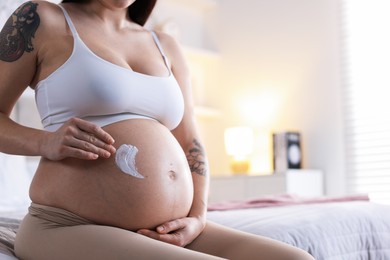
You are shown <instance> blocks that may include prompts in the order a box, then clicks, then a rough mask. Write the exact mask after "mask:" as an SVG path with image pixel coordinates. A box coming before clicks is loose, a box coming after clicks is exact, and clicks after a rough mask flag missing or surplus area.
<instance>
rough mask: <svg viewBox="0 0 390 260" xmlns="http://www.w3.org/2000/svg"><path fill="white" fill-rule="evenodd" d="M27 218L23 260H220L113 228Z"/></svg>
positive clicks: (19, 243)
mask: <svg viewBox="0 0 390 260" xmlns="http://www.w3.org/2000/svg"><path fill="white" fill-rule="evenodd" d="M50 225H52V224H51V223H50V224H49V225H48V223H47V222H46V223H45V221H44V220H42V219H39V218H36V217H32V216H30V215H27V216H26V217H25V219H24V220H23V222H22V225H21V227H20V229H19V231H18V235H17V238H16V241H15V252H16V255H17V256H18V257H20V258H21V259H26V260H29V259H39V260H45V259H50V260H52V259H56V260H61V259H66V260H69V259H75V260H77V259H83V260H88V259H93V260H99V259H104V260H107V259H116V260H121V259H126V260H128V259H218V258H216V257H213V256H209V255H206V254H204V253H199V252H195V251H192V250H188V249H185V248H181V247H178V246H174V245H170V244H167V243H163V242H160V241H157V240H153V239H150V238H148V237H145V236H142V235H139V234H136V233H134V232H130V231H127V230H124V229H119V228H115V227H109V226H99V225H77V226H66V227H61V226H58V227H56V226H55V225H54V226H50Z"/></svg>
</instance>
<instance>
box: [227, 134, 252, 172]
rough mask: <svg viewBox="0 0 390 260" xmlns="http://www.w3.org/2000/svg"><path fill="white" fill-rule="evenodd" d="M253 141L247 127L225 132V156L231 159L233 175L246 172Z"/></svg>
mask: <svg viewBox="0 0 390 260" xmlns="http://www.w3.org/2000/svg"><path fill="white" fill-rule="evenodd" d="M253 139H254V138H253V130H252V129H251V128H249V127H232V128H227V129H226V130H225V148H226V152H227V154H228V155H230V156H232V157H233V158H232V163H231V168H232V171H233V173H247V172H248V170H249V166H250V163H249V159H248V156H249V155H250V154H251V153H252V151H253Z"/></svg>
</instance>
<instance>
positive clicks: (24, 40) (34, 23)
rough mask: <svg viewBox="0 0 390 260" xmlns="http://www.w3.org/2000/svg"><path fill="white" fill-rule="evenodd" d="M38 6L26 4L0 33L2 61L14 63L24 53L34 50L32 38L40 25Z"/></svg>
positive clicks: (15, 13)
mask: <svg viewBox="0 0 390 260" xmlns="http://www.w3.org/2000/svg"><path fill="white" fill-rule="evenodd" d="M37 6H38V4H35V3H32V2H26V3H24V4H23V5H21V6H20V7H19V8H18V9H17V10H16V11H15V12H14V13H13V14H12V15H11V16H10V18H9V19H8V20H7V22H6V23H5V25H4V27H3V29H2V30H1V32H0V60H2V61H6V62H13V61H16V60H18V59H19V58H20V57H22V55H23V53H24V52H31V51H33V50H34V46H33V44H32V38H34V37H35V32H36V31H37V29H38V27H39V24H40V18H39V15H38V13H37Z"/></svg>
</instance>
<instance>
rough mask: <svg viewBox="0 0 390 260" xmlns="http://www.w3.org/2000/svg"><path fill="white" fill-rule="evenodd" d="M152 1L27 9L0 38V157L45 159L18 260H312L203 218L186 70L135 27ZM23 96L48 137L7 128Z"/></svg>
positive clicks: (204, 185)
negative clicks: (32, 103)
mask: <svg viewBox="0 0 390 260" xmlns="http://www.w3.org/2000/svg"><path fill="white" fill-rule="evenodd" d="M155 2H156V1H155V0H154V1H153V0H85V1H82V0H79V1H76V0H74V1H69V0H68V1H63V2H62V3H61V4H59V5H57V4H53V3H49V2H45V1H33V2H25V3H24V4H23V5H21V6H20V7H19V8H18V9H17V10H15V12H14V13H13V14H12V15H11V17H10V18H9V19H8V21H7V22H6V24H5V26H4V28H3V29H2V31H1V33H0V72H1V73H0V151H1V152H5V153H9V154H18V155H27V156H29V155H34V156H37V155H38V156H41V158H42V159H41V161H40V164H39V166H38V169H37V171H36V173H35V176H34V179H33V181H32V184H31V187H30V197H31V200H32V204H31V206H30V208H29V212H28V214H27V215H26V217H25V218H24V220H23V222H22V224H21V226H20V229H19V231H18V234H17V237H16V241H15V252H16V255H17V256H18V257H20V258H21V259H39V260H43V259H56V260H58V259H217V258H228V259H312V258H311V257H310V256H309V255H308V254H307V253H305V252H303V251H302V250H300V249H296V248H293V247H291V246H288V245H285V244H283V243H280V242H277V241H273V240H270V239H267V238H262V237H259V236H254V235H250V234H246V233H242V232H238V231H235V230H231V229H228V228H225V227H222V226H219V225H216V224H213V223H210V222H208V221H207V220H206V210H207V190H208V181H209V179H208V178H209V172H208V167H207V159H206V155H205V151H204V150H203V148H202V144H201V141H200V138H199V135H198V133H197V131H196V126H195V120H194V115H193V108H192V101H191V89H190V76H189V72H188V68H187V66H186V63H185V61H184V58H183V55H182V53H181V51H180V48H179V46H178V44H177V43H176V42H175V41H174V40H173V39H172V38H171V37H170V36H168V35H165V34H163V33H155V32H151V31H148V30H147V29H145V28H144V27H143V25H144V24H145V22H146V21H147V19H148V17H149V15H150V13H151V12H152V10H153V7H154V5H155ZM27 87H31V88H33V89H34V91H35V96H36V105H37V108H38V110H39V113H40V116H41V119H42V124H43V127H44V129H43V130H39V129H32V128H28V127H25V126H22V125H19V124H17V123H15V122H14V121H12V120H11V119H10V118H9V115H10V113H11V110H12V109H13V107H14V105H15V103H16V101H17V99H18V98H19V97H20V95H21V94H22V93H23V91H24V90H25V89H26V88H27ZM9 174H12V172H10V173H9Z"/></svg>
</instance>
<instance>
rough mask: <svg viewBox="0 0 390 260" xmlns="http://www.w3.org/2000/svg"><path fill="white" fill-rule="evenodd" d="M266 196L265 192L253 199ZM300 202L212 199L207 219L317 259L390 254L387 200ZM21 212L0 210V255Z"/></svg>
mask: <svg viewBox="0 0 390 260" xmlns="http://www.w3.org/2000/svg"><path fill="white" fill-rule="evenodd" d="M268 200H269V198H268V197H264V198H258V199H256V202H258V201H262V202H264V201H268ZM302 202H303V203H293V204H291V203H282V204H280V203H278V204H277V205H270V203H267V205H263V204H262V205H253V207H249V206H246V207H242V208H240V207H239V206H237V205H235V204H234V207H235V208H233V207H232V205H231V204H218V205H211V206H210V208H209V211H208V219H209V220H211V221H214V222H217V223H219V224H222V225H225V226H228V227H232V228H235V229H239V230H242V231H246V232H249V233H253V234H256V235H262V236H266V237H270V238H273V239H276V240H279V241H282V242H285V243H287V244H291V245H294V246H297V247H299V248H302V249H303V250H305V251H307V252H309V253H310V254H312V255H313V256H314V257H315V259H317V260H321V259H324V260H349V259H351V260H355V259H356V260H358V259H359V260H365V259H367V260H369V259H370V260H389V259H390V206H389V205H380V204H376V203H372V202H370V201H368V200H365V199H353V200H352V199H351V200H348V199H343V200H340V201H335V200H334V199H332V200H322V199H321V200H318V201H315V200H311V201H310V203H308V201H306V200H303V201H302ZM244 204H245V203H244ZM271 204H273V203H271ZM240 205H242V203H241V204H240ZM245 205H247V204H245ZM224 207H225V208H224ZM24 214H25V208H21V209H19V210H17V209H14V210H12V211H3V212H0V259H1V260H3V259H17V258H16V257H15V256H14V255H13V240H14V238H15V234H16V231H17V228H18V226H19V223H20V221H21V219H22V217H23V215H24Z"/></svg>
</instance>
